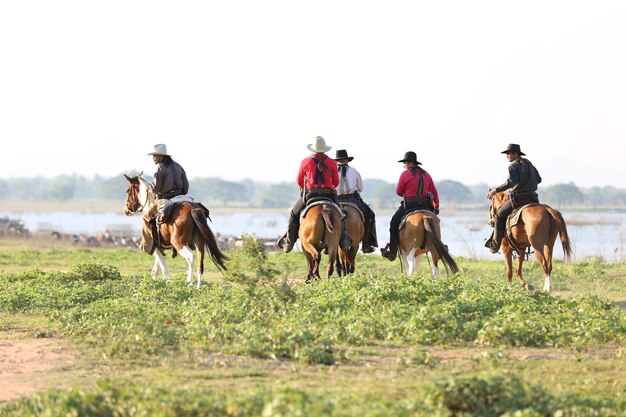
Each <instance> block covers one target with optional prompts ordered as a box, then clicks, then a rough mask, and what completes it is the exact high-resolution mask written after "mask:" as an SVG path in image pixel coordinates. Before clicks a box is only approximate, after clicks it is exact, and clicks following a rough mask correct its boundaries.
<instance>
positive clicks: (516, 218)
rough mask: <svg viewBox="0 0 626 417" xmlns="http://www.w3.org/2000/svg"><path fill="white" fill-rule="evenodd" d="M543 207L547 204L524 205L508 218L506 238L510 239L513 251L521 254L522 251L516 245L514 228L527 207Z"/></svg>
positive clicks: (514, 210)
mask: <svg viewBox="0 0 626 417" xmlns="http://www.w3.org/2000/svg"><path fill="white" fill-rule="evenodd" d="M543 205H545V204H541V203H534V202H533V203H528V204H524V205H523V206H520V207H515V208H514V209H513V211H512V212H511V214H509V216H508V217H507V218H506V223H505V226H506V238H507V239H508V241H509V243H510V244H511V246H512V247H513V249H515V250H516V251H518V252H521V249H520V248H519V247H517V245H516V244H515V239H514V238H513V227H515V226H517V224H518V223H519V220H520V217H521V215H522V212H523V211H524V209H525V208H526V207H532V206H543Z"/></svg>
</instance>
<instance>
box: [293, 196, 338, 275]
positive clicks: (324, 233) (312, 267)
mask: <svg viewBox="0 0 626 417" xmlns="http://www.w3.org/2000/svg"><path fill="white" fill-rule="evenodd" d="M340 236H341V213H339V210H338V209H337V208H336V207H335V206H333V205H332V204H319V205H315V206H313V207H311V208H309V209H308V211H307V212H306V214H305V216H304V218H303V219H302V220H301V221H300V229H299V230H298V238H299V239H300V243H301V244H302V251H303V252H304V256H305V257H306V260H307V264H308V267H309V274H308V276H307V279H306V282H309V281H311V280H316V279H319V278H320V273H319V268H320V260H321V257H322V251H325V250H326V251H328V277H329V278H330V277H331V275H332V274H333V272H334V265H335V261H336V260H337V250H338V248H339V237H340Z"/></svg>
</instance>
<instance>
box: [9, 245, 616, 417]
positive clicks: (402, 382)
mask: <svg viewBox="0 0 626 417" xmlns="http://www.w3.org/2000/svg"><path fill="white" fill-rule="evenodd" d="M36 247H37V249H34V246H33V245H32V242H31V241H26V240H2V241H0V280H1V285H0V329H1V332H0V344H1V342H2V341H3V340H4V341H11V342H12V343H13V342H15V341H32V340H36V339H47V340H51V341H55V342H58V343H60V344H62V345H64V346H67V347H68V348H69V349H72V352H75V353H76V355H75V359H74V360H72V361H69V362H67V363H65V364H63V365H62V366H58V367H55V368H53V369H48V370H46V372H44V373H37V374H25V375H22V376H21V377H20V382H21V383H26V384H28V383H32V384H36V385H37V386H38V387H40V388H38V389H37V390H36V391H38V392H36V393H31V394H29V395H27V396H25V397H23V398H21V399H19V400H13V401H9V402H6V403H5V404H4V405H2V406H0V416H27V415H28V416H31V415H32V416H48V415H49V416H57V415H81V416H117V415H119V416H139V415H151V416H196V415H197V416H248V415H258V416H421V415H423V416H492V415H493V416H499V415H509V416H556V415H562V416H595V415H597V416H616V415H624V410H625V409H626V379H625V377H624V375H626V312H625V311H624V310H625V309H626V265H625V264H602V263H599V262H588V263H573V264H564V263H561V262H556V264H555V270H554V272H553V286H554V288H555V291H554V293H552V294H544V293H541V292H534V293H530V292H527V291H523V290H521V289H519V287H517V285H515V286H514V287H513V288H511V289H508V288H507V285H506V279H505V270H504V262H503V261H502V262H492V261H475V260H471V259H463V258H460V259H457V263H458V264H459V266H460V268H461V272H460V274H459V275H458V276H457V277H450V276H445V274H444V276H443V277H442V278H440V279H439V280H437V281H435V280H433V279H432V278H431V276H430V269H429V267H428V262H422V266H421V268H420V271H419V274H418V276H416V277H413V278H406V277H405V276H404V275H403V274H402V271H401V270H400V266H399V262H395V263H390V262H388V261H386V260H384V259H382V258H381V257H380V256H364V255H360V256H359V258H358V265H357V273H356V274H355V275H353V276H350V277H348V278H338V277H334V278H331V279H323V280H321V281H318V282H314V283H312V284H308V285H307V284H304V283H303V281H304V277H305V275H306V269H305V260H304V257H303V255H302V254H299V253H292V254H287V255H284V254H266V253H264V251H263V250H262V246H260V245H258V244H257V243H256V242H254V241H253V240H251V239H248V240H247V241H246V244H245V245H244V247H243V248H242V249H241V250H240V251H239V252H237V253H230V254H229V255H230V256H231V258H232V260H231V261H230V263H229V267H230V268H229V272H228V273H227V274H226V275H224V276H222V275H221V274H218V273H217V272H216V269H215V268H214V267H213V266H211V265H209V266H208V267H207V270H208V273H207V274H206V276H205V282H204V284H203V286H202V288H201V289H200V290H196V289H195V288H192V287H188V286H187V285H186V284H185V282H184V276H185V270H186V266H185V265H186V264H185V262H184V261H183V260H182V259H180V258H177V259H174V260H171V258H170V259H169V264H168V265H169V267H170V270H171V272H172V273H173V275H174V278H173V279H172V281H170V282H165V281H163V280H162V279H157V280H153V279H152V278H151V277H150V276H149V274H148V272H149V270H150V268H151V266H152V258H151V257H150V256H148V255H146V254H143V253H140V252H138V251H136V250H130V249H120V248H115V247H111V248H98V249H79V248H76V247H74V246H72V245H71V244H62V243H58V242H53V241H50V242H47V241H46V242H38V244H37V246H36ZM524 272H525V275H526V277H527V279H528V280H529V281H530V282H531V283H532V284H533V285H535V287H539V288H541V286H542V283H543V278H542V277H541V273H540V271H539V268H538V267H537V264H536V263H535V262H528V263H527V264H525V270H524ZM7 343H8V342H7Z"/></svg>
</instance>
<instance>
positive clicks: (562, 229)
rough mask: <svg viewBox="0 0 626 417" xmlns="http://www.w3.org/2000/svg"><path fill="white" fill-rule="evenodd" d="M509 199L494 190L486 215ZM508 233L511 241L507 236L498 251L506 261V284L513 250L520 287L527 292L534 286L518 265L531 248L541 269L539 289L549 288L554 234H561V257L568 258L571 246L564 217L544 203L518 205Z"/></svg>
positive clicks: (550, 288)
mask: <svg viewBox="0 0 626 417" xmlns="http://www.w3.org/2000/svg"><path fill="white" fill-rule="evenodd" d="M508 199H509V194H508V193H507V192H500V193H497V194H496V195H495V196H494V197H493V198H492V199H491V201H490V202H489V215H490V217H491V218H492V219H495V215H496V212H497V211H498V208H499V207H500V206H501V205H502V204H503V203H504V202H505V201H506V200H508ZM511 234H512V236H513V241H512V242H511V241H509V238H508V237H506V236H505V237H504V238H503V239H502V253H503V254H504V259H505V261H506V271H507V279H508V282H509V285H511V281H512V278H513V259H512V258H513V252H515V253H516V254H517V269H516V270H515V275H516V276H517V279H518V280H519V282H520V284H521V285H522V287H523V288H526V289H528V290H530V291H532V290H534V287H533V286H532V285H531V284H529V283H527V282H526V281H525V280H524V277H523V276H522V264H523V263H524V251H525V250H526V249H527V248H529V247H532V248H533V250H534V251H535V258H536V259H537V262H539V265H541V269H542V270H543V275H544V280H543V290H544V291H546V292H549V291H551V290H552V284H551V282H550V277H551V274H552V249H553V248H554V242H555V241H556V236H557V234H558V235H560V236H561V245H562V246H563V254H564V256H565V260H566V261H569V260H570V258H571V256H572V248H571V245H570V241H569V236H568V235H567V227H566V226H565V220H563V216H562V215H561V213H560V212H559V211H558V210H555V209H553V208H552V207H550V206H548V205H546V204H529V205H527V206H524V207H523V208H522V212H521V215H520V216H519V220H518V222H517V223H516V224H515V225H513V226H512V228H511Z"/></svg>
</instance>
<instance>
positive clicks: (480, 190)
mask: <svg viewBox="0 0 626 417" xmlns="http://www.w3.org/2000/svg"><path fill="white" fill-rule="evenodd" d="M467 188H468V189H469V190H470V191H471V192H472V196H473V199H474V202H475V203H482V202H485V203H486V202H487V192H488V191H489V185H488V184H485V183H484V182H481V183H479V184H474V185H468V186H467Z"/></svg>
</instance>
